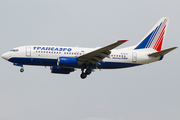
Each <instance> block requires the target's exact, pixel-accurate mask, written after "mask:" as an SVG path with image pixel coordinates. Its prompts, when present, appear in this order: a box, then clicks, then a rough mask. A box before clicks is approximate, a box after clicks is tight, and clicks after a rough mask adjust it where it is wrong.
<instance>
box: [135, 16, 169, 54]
mask: <svg viewBox="0 0 180 120" xmlns="http://www.w3.org/2000/svg"><path fill="white" fill-rule="evenodd" d="M169 20H170V18H168V17H163V18H161V19H160V20H159V21H158V23H157V24H156V25H155V26H154V27H153V28H152V29H151V30H150V31H149V33H148V34H147V35H146V36H145V37H144V38H143V39H142V41H141V42H140V43H139V44H138V45H137V46H136V47H135V49H145V48H153V49H154V50H156V51H161V47H162V43H163V39H164V37H165V34H166V31H167V27H168V24H169Z"/></svg>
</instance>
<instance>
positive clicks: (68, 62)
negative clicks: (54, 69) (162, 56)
mask: <svg viewBox="0 0 180 120" xmlns="http://www.w3.org/2000/svg"><path fill="white" fill-rule="evenodd" d="M77 65H81V63H80V62H79V61H78V59H77V58H73V57H59V58H58V59H57V66H59V67H77Z"/></svg>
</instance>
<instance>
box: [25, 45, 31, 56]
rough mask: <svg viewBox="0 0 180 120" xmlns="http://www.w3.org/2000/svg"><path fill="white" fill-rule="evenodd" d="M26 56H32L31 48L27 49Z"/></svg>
mask: <svg viewBox="0 0 180 120" xmlns="http://www.w3.org/2000/svg"><path fill="white" fill-rule="evenodd" d="M26 56H31V47H26Z"/></svg>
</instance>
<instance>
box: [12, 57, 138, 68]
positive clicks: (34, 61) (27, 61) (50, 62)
mask: <svg viewBox="0 0 180 120" xmlns="http://www.w3.org/2000/svg"><path fill="white" fill-rule="evenodd" d="M9 61H10V62H12V63H20V64H23V65H37V66H57V59H43V58H17V57H13V58H10V59H9ZM138 65H141V64H134V63H120V62H104V63H103V62H99V64H98V68H99V69H116V68H126V67H133V66H138ZM82 67H85V66H84V65H77V66H76V68H82ZM89 67H90V68H92V69H96V66H94V65H90V66H89Z"/></svg>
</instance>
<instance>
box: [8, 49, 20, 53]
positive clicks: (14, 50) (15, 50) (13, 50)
mask: <svg viewBox="0 0 180 120" xmlns="http://www.w3.org/2000/svg"><path fill="white" fill-rule="evenodd" d="M10 51H12V52H17V51H19V50H18V49H12V50H10Z"/></svg>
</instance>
